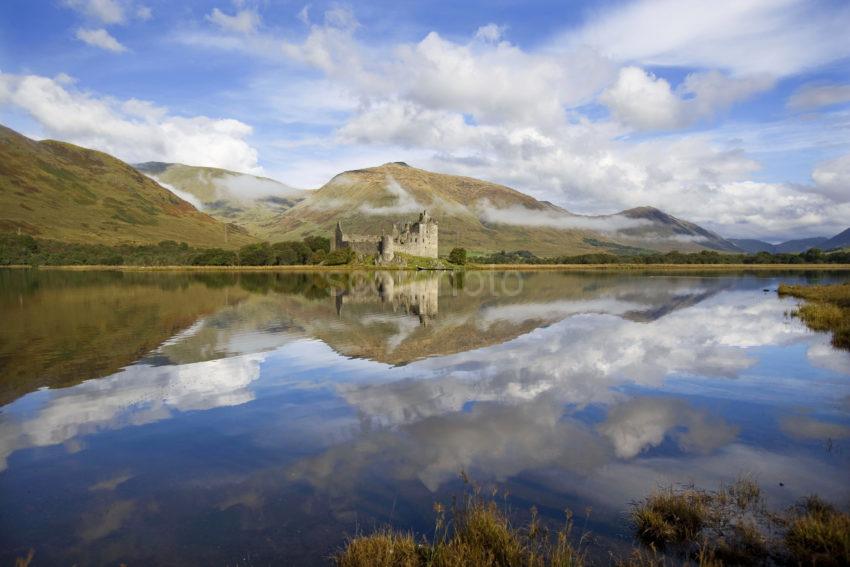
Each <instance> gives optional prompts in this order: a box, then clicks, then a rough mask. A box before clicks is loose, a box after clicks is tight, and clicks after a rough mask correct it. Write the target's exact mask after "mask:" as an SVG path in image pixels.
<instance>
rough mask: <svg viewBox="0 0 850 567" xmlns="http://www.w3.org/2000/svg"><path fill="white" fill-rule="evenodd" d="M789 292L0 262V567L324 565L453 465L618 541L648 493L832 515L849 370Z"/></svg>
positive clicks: (544, 278) (401, 519)
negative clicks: (707, 490) (744, 495)
mask: <svg viewBox="0 0 850 567" xmlns="http://www.w3.org/2000/svg"><path fill="white" fill-rule="evenodd" d="M800 277H801V276H799V275H788V276H784V277H783V278H782V279H783V280H784V281H788V280H791V279H799V278H800ZM804 277H805V276H804ZM829 277H841V276H829ZM500 278H501V279H500ZM777 281H778V279H777V277H775V276H769V277H757V276H752V275H748V276H737V275H724V276H721V277H710V276H693V275H691V276H686V277H678V276H644V275H614V274H590V275H588V274H575V273H573V274H568V273H554V272H540V273H528V274H520V273H510V274H490V273H468V274H465V275H464V276H463V277H461V276H459V275H455V274H439V273H436V274H435V273H409V272H405V273H362V274H353V273H346V274H327V273H313V274H234V273H222V274H203V275H192V274H182V275H169V274H129V273H128V274H121V273H114V274H73V273H72V274H62V273H49V272H48V273H30V272H3V271H0V283H2V285H3V287H2V289H0V304H2V307H3V312H4V313H9V314H10V318H11V319H10V320H13V321H15V322H16V323H17V326H16V327H15V328H14V329H9V328H5V329H3V330H2V331H0V372H2V376H3V380H2V384H3V388H4V389H3V393H4V396H6V400H7V401H8V402H9V403H6V405H4V406H3V407H2V410H0V462H2V467H3V469H4V470H3V472H2V473H0V496H2V499H3V501H4V502H3V503H4V505H3V507H2V512H0V544H2V545H0V549H2V552H0V558H2V560H9V559H11V558H12V557H14V556H15V555H16V554H17V555H24V554H25V552H26V550H27V549H29V547H35V548H36V550H37V553H38V554H40V555H37V557H40V558H42V560H44V561H45V562H47V563H73V562H78V563H81V564H89V563H91V564H100V563H109V562H112V563H114V562H117V561H127V562H131V561H132V562H144V563H146V564H156V563H164V564H169V563H181V562H183V563H185V562H190V563H199V562H201V563H204V562H206V563H227V562H240V561H241V562H246V561H247V562H268V561H284V562H287V561H288V562H296V563H297V562H303V563H312V562H315V561H317V560H318V559H320V558H323V557H326V556H327V553H329V552H330V551H331V550H332V549H333V547H334V546H336V545H338V544H339V543H340V541H341V538H342V534H344V533H345V532H348V533H351V532H353V531H354V530H355V528H356V527H357V526H360V528H361V529H362V528H363V527H364V526H366V527H368V526H371V525H373V524H374V523H382V522H388V521H392V522H394V523H395V524H397V525H400V526H401V527H409V528H412V529H416V530H427V527H428V523H429V521H430V513H431V512H430V510H431V504H432V502H433V500H434V499H437V498H443V497H445V496H446V495H447V494H449V493H451V491H453V490H455V489H456V488H457V483H456V477H457V474H458V472H459V471H460V470H466V471H468V472H470V473H471V474H472V475H473V476H475V477H476V478H479V479H482V480H485V481H489V480H497V481H500V482H505V483H507V484H508V485H509V487H510V491H511V493H512V494H513V495H514V498H515V499H516V501H517V502H518V503H519V504H520V505H522V504H523V503H526V502H534V503H536V504H538V505H540V507H541V510H542V511H543V513H544V516H545V515H548V516H550V517H557V516H558V515H559V513H560V512H559V511H560V510H562V509H563V508H564V507H565V506H570V507H572V508H574V509H583V508H584V507H585V506H593V507H594V510H595V512H594V515H593V520H592V527H593V529H594V531H595V532H597V533H598V534H600V537H601V538H603V539H605V538H609V541H611V542H616V541H617V538H618V537H622V535H623V534H624V533H626V526H625V524H624V522H623V515H622V512H623V510H624V508H625V507H626V506H627V504H628V502H629V501H630V500H633V499H635V498H638V497H640V496H641V495H643V494H644V493H645V492H646V491H648V490H650V489H652V488H654V487H655V486H656V485H657V484H658V483H659V482H687V481H694V482H697V483H700V484H705V485H707V486H712V485H715V484H716V483H717V482H720V481H729V480H732V479H734V478H735V477H736V476H737V475H739V474H742V473H753V474H755V475H756V476H757V478H759V480H760V481H761V482H762V484H763V486H764V487H765V488H766V490H767V493H768V496H769V497H770V498H772V499H774V500H776V501H778V502H782V503H789V502H791V501H792V500H793V499H794V498H796V497H797V496H800V495H802V494H808V493H810V492H819V493H820V494H821V495H823V496H824V497H826V498H830V499H833V500H835V501H838V502H842V501H845V500H846V499H847V498H848V497H850V487H848V483H847V481H846V478H845V476H846V475H845V474H844V471H845V470H846V467H847V466H848V464H850V458H848V454H847V450H846V443H847V439H850V413H848V411H850V403H848V400H850V385H848V377H850V356H848V355H847V353H843V352H840V351H836V350H834V349H832V348H831V347H830V346H829V342H828V338H827V337H826V336H824V335H816V334H813V333H811V332H810V331H808V330H806V329H805V328H803V327H802V326H801V325H800V324H799V322H797V321H796V320H794V319H789V318H788V317H787V316H786V315H785V312H786V311H787V310H788V309H789V308H790V307H791V305H792V304H793V303H792V302H790V301H788V300H780V299H778V298H777V297H776V296H775V294H772V293H764V292H763V291H762V289H763V288H769V289H773V288H775V285H776V283H777ZM105 334H106V335H109V336H103V335H105ZM81 381H82V382H81ZM45 385H46V386H50V387H51V389H43V388H42V389H38V388H41V387H42V386H45ZM63 386H64V387H63ZM27 392H29V393H27ZM780 483H781V485H780ZM36 494H37V495H38V496H35V495H36ZM18 510H26V511H27V513H26V514H19V513H15V511H18ZM210 541H216V542H218V544H217V545H216V546H210V545H209V542H210Z"/></svg>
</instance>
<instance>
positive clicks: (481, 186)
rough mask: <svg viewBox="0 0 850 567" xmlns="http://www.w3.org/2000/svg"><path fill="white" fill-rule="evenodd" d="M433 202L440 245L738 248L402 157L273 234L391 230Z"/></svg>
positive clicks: (663, 222) (678, 225) (663, 219)
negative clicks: (581, 210) (572, 207)
mask: <svg viewBox="0 0 850 567" xmlns="http://www.w3.org/2000/svg"><path fill="white" fill-rule="evenodd" d="M423 209H428V210H429V212H430V213H431V215H432V216H433V217H434V218H436V219H437V221H438V222H439V225H440V253H441V254H445V253H448V251H449V250H451V248H453V247H455V246H463V247H465V248H468V249H470V250H473V251H476V252H496V251H500V250H529V251H531V252H533V253H535V254H538V255H556V254H582V253H594V252H595V253H598V252H606V251H614V252H617V251H620V252H622V251H637V250H639V249H654V250H671V249H678V250H704V249H714V250H730V251H732V250H737V249H736V248H735V247H734V245H732V244H731V243H729V242H728V241H725V240H723V239H722V238H720V237H719V236H717V235H716V234H714V233H711V232H709V231H707V230H705V229H702V228H701V227H699V226H697V225H695V224H692V223H688V222H686V221H682V220H679V219H677V218H675V217H672V216H670V215H667V214H666V213H663V212H662V211H659V210H657V209H653V208H651V207H642V208H638V209H630V210H628V211H623V212H622V213H618V214H614V215H606V216H582V215H576V214H573V213H571V212H569V211H567V210H564V209H562V208H560V207H557V206H555V205H553V204H551V203H548V202H545V201H538V200H537V199H534V198H533V197H530V196H529V195H525V194H523V193H520V192H519V191H516V190H514V189H511V188H510V187H505V186H504V185H499V184H496V183H490V182H487V181H482V180H479V179H474V178H470V177H461V176H456V175H447V174H442V173H433V172H429V171H425V170H422V169H418V168H414V167H410V166H409V165H407V164H405V163H403V162H394V163H387V164H384V165H382V166H379V167H372V168H368V169H358V170H354V171H346V172H344V173H341V174H339V175H337V176H335V177H334V178H333V179H331V180H330V181H329V182H328V183H326V184H325V185H324V186H322V187H321V188H319V189H318V190H316V191H313V192H311V193H310V194H309V195H308V196H307V198H305V199H304V200H303V201H301V202H300V203H298V204H297V205H295V206H294V207H292V208H291V209H289V210H287V211H285V212H284V213H283V214H282V215H280V217H279V218H278V219H276V220H275V221H274V223H273V224H271V225H269V226H268V234H269V235H270V238H271V239H272V240H285V239H293V238H302V237H304V236H309V235H323V236H330V235H331V234H332V232H333V229H334V226H335V225H336V222H337V220H340V221H341V222H342V225H343V229H344V230H345V231H346V232H348V233H350V234H379V233H380V232H381V231H382V230H384V231H390V230H391V229H392V223H393V222H395V221H407V220H414V219H415V218H416V215H417V213H418V212H419V211H421V210H423Z"/></svg>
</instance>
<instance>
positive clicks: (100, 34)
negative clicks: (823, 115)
mask: <svg viewBox="0 0 850 567" xmlns="http://www.w3.org/2000/svg"><path fill="white" fill-rule="evenodd" d="M76 36H77V39H79V40H80V41H82V42H84V43H87V44H89V45H92V46H94V47H99V48H101V49H105V50H107V51H113V52H115V53H121V52H122V51H127V48H126V47H124V46H123V45H122V44H121V43H119V41H118V40H117V39H115V38H114V37H113V36H112V35H111V34H110V33H109V32H108V31H106V30H105V29H103V28H100V29H96V30H90V29H85V28H79V29H78V30H77V33H76Z"/></svg>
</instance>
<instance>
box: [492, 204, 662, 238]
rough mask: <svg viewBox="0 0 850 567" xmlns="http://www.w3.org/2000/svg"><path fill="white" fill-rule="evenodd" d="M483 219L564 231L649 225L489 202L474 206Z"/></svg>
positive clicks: (618, 228)
mask: <svg viewBox="0 0 850 567" xmlns="http://www.w3.org/2000/svg"><path fill="white" fill-rule="evenodd" d="M476 208H477V210H478V213H479V215H480V217H481V219H482V220H484V221H486V222H491V223H501V224H511V225H518V226H543V227H549V228H557V229H563V230H569V229H573V230H575V229H578V230H593V231H600V232H617V231H619V230H623V229H627V228H639V227H642V226H646V225H649V224H651V223H650V221H648V220H646V219H632V218H628V217H623V216H619V215H609V216H598V217H591V216H582V215H573V214H569V213H566V212H560V211H556V210H543V211H541V210H532V209H528V208H525V207H521V206H514V207H507V208H498V207H494V206H493V205H492V204H491V203H481V204H479V205H478V206H477V207H476Z"/></svg>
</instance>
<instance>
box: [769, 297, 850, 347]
mask: <svg viewBox="0 0 850 567" xmlns="http://www.w3.org/2000/svg"><path fill="white" fill-rule="evenodd" d="M777 291H778V293H779V295H780V296H785V295H788V296H791V297H797V298H800V299H803V300H805V303H803V305H801V306H800V307H799V308H798V309H797V310H796V311H792V312H791V314H792V315H794V316H796V317H799V318H800V320H802V321H803V323H805V324H806V326H807V327H809V328H810V329H812V330H814V331H825V332H831V333H832V344H833V346H835V347H836V348H842V349H847V350H850V283H844V284H833V285H811V286H807V285H786V284H781V285H780V286H779V289H778V290H777Z"/></svg>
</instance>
